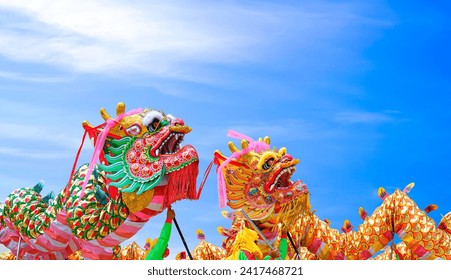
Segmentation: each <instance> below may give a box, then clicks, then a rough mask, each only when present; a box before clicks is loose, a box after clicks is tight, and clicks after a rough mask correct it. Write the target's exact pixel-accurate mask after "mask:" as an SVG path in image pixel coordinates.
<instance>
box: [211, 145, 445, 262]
mask: <svg viewBox="0 0 451 280" xmlns="http://www.w3.org/2000/svg"><path fill="white" fill-rule="evenodd" d="M258 141H259V142H264V143H266V144H268V145H269V138H268V137H265V138H264V139H259V140H258ZM249 145H250V142H249V140H246V139H244V140H242V141H241V150H240V149H238V148H237V147H236V146H235V145H234V144H233V143H232V142H229V149H230V151H231V152H232V155H233V154H237V153H240V151H241V152H242V151H244V150H246V149H247V148H248V146H249ZM226 160H227V157H225V156H224V155H223V154H222V153H221V152H219V151H216V152H215V162H216V164H217V165H218V166H221V164H222V163H223V162H225V161H226ZM298 162H299V160H297V159H293V157H292V156H291V155H289V154H287V152H286V149H285V148H281V149H277V148H269V147H267V148H266V149H264V150H260V151H255V150H250V151H249V149H247V150H246V152H245V153H240V156H239V157H234V158H233V159H232V160H229V161H228V162H227V163H226V164H225V165H223V166H222V168H221V169H219V170H218V172H222V174H223V177H224V182H225V186H226V195H227V205H228V206H229V207H230V208H232V209H233V210H234V212H232V213H229V214H227V215H228V217H229V218H230V219H232V225H231V227H230V228H228V229H225V228H220V229H219V231H220V233H221V234H222V235H224V236H225V240H224V248H225V250H228V249H229V248H231V247H232V244H233V241H234V237H235V236H236V234H237V233H238V232H239V231H240V230H241V229H242V228H243V227H247V228H251V229H252V228H253V227H254V226H257V228H258V231H260V232H261V233H262V234H263V235H264V236H265V238H262V239H261V240H259V244H260V246H261V247H262V250H266V251H267V250H268V247H269V246H268V245H269V244H272V245H274V246H277V243H278V240H280V236H281V233H282V232H287V233H288V235H289V237H290V238H291V240H290V241H291V242H290V244H292V245H294V246H290V250H289V253H288V255H289V258H290V259H296V258H301V259H348V260H366V259H451V213H448V214H447V215H445V216H443V218H442V219H441V221H440V223H439V224H438V226H436V224H435V222H434V220H433V219H432V218H430V217H429V216H428V215H427V212H426V211H423V210H421V209H419V208H418V206H417V205H416V203H415V202H414V201H413V200H412V199H411V198H410V197H409V196H408V194H407V193H408V191H406V189H411V188H412V187H413V184H409V185H408V186H407V187H406V188H405V189H404V190H403V191H401V190H397V191H395V192H394V193H393V194H391V195H388V194H386V193H383V194H382V195H380V196H381V198H383V202H382V204H381V205H380V206H379V207H377V208H376V209H375V211H374V212H373V213H372V214H371V215H366V213H365V215H364V216H363V217H362V218H363V219H364V221H363V223H362V224H361V225H360V226H358V228H357V229H356V230H352V228H351V226H350V224H349V223H348V221H345V223H344V226H343V228H342V230H341V231H340V230H337V229H333V228H331V227H330V222H329V221H327V220H323V219H320V218H319V217H318V216H316V215H315V214H314V213H313V212H314V211H313V212H312V211H311V206H310V203H309V191H308V190H307V187H306V185H305V184H304V183H302V182H301V181H296V182H293V181H291V176H292V174H293V173H294V171H295V167H296V165H297V163H298ZM243 211H244V212H245V213H246V214H247V216H248V218H250V220H249V219H245V218H244V216H243V215H242V212H243ZM361 216H362V215H361ZM395 236H397V237H398V238H399V239H400V240H401V242H400V243H399V244H397V245H395V244H393V243H392V244H391V246H390V242H393V240H394V238H395ZM265 239H266V240H265ZM267 241H268V242H267ZM228 253H229V254H230V252H228Z"/></svg>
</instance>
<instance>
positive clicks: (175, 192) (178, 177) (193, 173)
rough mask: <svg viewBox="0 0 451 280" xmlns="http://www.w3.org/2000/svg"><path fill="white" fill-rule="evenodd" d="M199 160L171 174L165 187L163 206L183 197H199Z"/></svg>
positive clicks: (192, 198)
mask: <svg viewBox="0 0 451 280" xmlns="http://www.w3.org/2000/svg"><path fill="white" fill-rule="evenodd" d="M198 164H199V162H198V161H196V162H193V163H191V164H190V165H188V166H186V167H184V168H182V169H180V170H178V171H175V172H171V173H170V174H169V179H168V184H167V185H166V187H165V190H166V195H165V201H164V204H163V206H164V207H168V206H170V205H171V204H172V203H174V202H175V201H178V200H182V199H191V200H194V199H196V198H197V191H196V179H197V175H198V173H199V168H198Z"/></svg>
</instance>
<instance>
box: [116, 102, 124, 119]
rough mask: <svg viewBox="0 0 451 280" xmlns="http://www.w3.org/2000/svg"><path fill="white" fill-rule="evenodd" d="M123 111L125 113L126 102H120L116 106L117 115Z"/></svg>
mask: <svg viewBox="0 0 451 280" xmlns="http://www.w3.org/2000/svg"><path fill="white" fill-rule="evenodd" d="M123 113H125V104H124V102H119V103H117V106H116V116H119V115H122V114H123Z"/></svg>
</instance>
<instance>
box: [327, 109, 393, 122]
mask: <svg viewBox="0 0 451 280" xmlns="http://www.w3.org/2000/svg"><path fill="white" fill-rule="evenodd" d="M391 113H394V112H391ZM335 120H336V121H337V122H339V123H342V124H382V123H387V122H392V121H394V118H393V116H391V115H390V114H389V112H384V113H374V112H341V113H338V114H337V115H336V117H335Z"/></svg>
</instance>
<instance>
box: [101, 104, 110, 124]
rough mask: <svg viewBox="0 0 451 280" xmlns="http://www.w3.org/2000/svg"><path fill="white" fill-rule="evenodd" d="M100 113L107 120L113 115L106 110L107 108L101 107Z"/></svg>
mask: <svg viewBox="0 0 451 280" xmlns="http://www.w3.org/2000/svg"><path fill="white" fill-rule="evenodd" d="M100 115H101V116H102V118H103V119H104V120H105V121H106V120H109V119H112V117H111V116H110V114H108V113H107V111H106V110H105V108H103V107H102V108H100Z"/></svg>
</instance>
